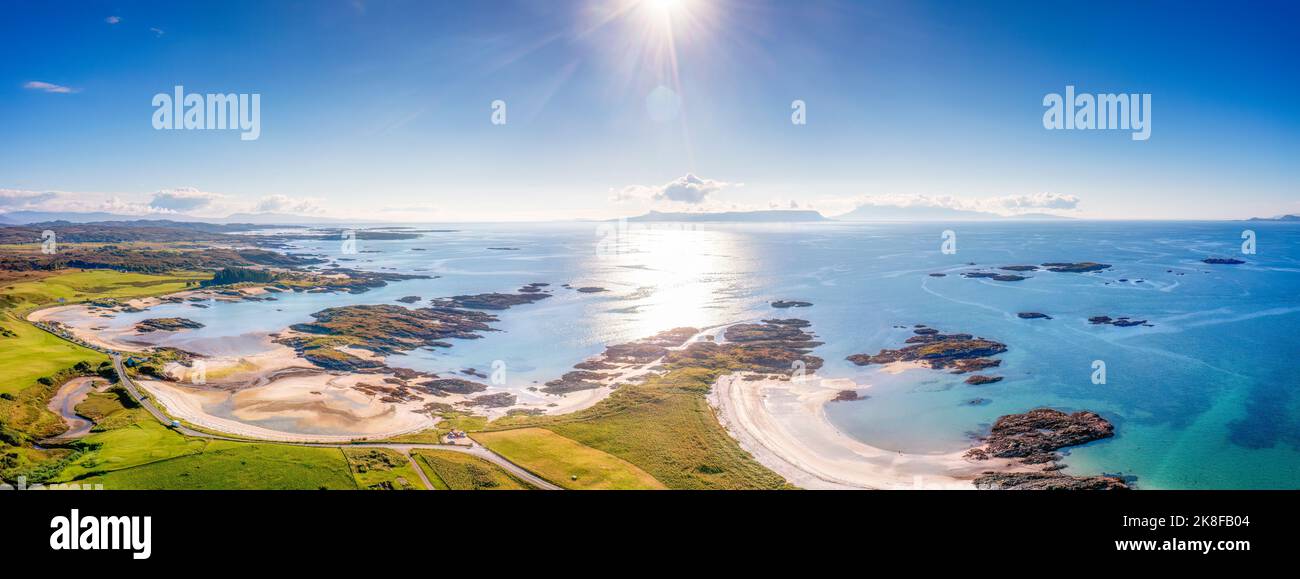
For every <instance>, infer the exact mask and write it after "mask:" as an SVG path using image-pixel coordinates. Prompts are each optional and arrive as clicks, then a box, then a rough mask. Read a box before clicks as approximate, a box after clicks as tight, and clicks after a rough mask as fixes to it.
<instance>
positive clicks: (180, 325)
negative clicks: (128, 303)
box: [135, 318, 204, 334]
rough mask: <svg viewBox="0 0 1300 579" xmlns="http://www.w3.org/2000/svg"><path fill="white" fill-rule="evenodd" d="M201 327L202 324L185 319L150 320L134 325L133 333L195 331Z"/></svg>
mask: <svg viewBox="0 0 1300 579" xmlns="http://www.w3.org/2000/svg"><path fill="white" fill-rule="evenodd" d="M202 327H204V326H203V324H200V323H198V322H196V321H194V320H187V319H185V318H152V319H148V320H144V321H141V322H140V323H138V324H136V325H135V331H137V332H139V333H141V334H148V333H150V332H178V331H181V330H197V329H199V328H202Z"/></svg>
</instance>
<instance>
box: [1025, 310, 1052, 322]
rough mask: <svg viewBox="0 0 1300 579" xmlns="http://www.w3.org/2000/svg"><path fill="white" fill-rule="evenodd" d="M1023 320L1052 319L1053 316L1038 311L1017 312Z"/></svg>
mask: <svg viewBox="0 0 1300 579" xmlns="http://www.w3.org/2000/svg"><path fill="white" fill-rule="evenodd" d="M1016 316H1017V317H1019V318H1020V319H1022V320H1050V319H1052V316H1049V315H1047V314H1042V313H1038V312H1020V313H1018V314H1016Z"/></svg>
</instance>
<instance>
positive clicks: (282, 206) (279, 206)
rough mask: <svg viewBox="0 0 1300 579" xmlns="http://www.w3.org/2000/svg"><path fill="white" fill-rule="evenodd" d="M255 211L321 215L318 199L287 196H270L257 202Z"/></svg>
mask: <svg viewBox="0 0 1300 579" xmlns="http://www.w3.org/2000/svg"><path fill="white" fill-rule="evenodd" d="M253 210H254V211H256V212H258V213H321V212H322V211H324V210H323V209H321V207H320V205H319V204H318V202H317V200H316V199H310V198H300V197H289V196H287V195H268V196H266V197H263V198H262V199H261V200H260V201H258V202H257V206H256V207H254V209H253Z"/></svg>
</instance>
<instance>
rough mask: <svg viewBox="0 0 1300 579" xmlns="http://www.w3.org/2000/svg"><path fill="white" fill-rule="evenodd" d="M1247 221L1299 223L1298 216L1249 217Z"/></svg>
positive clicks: (1299, 217)
mask: <svg viewBox="0 0 1300 579" xmlns="http://www.w3.org/2000/svg"><path fill="white" fill-rule="evenodd" d="M1248 221H1300V215H1296V214H1294V213H1292V214H1289V215H1277V216H1274V217H1251V218H1250V219H1248Z"/></svg>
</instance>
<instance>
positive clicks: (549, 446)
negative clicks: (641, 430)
mask: <svg viewBox="0 0 1300 579" xmlns="http://www.w3.org/2000/svg"><path fill="white" fill-rule="evenodd" d="M470 436H471V438H473V439H474V440H475V441H477V442H478V443H479V444H482V445H483V446H486V447H488V448H490V449H492V451H493V452H495V453H497V454H500V455H501V456H504V457H506V458H507V459H508V460H510V462H513V463H515V464H517V465H519V466H522V467H524V468H526V469H528V470H529V471H530V472H532V473H533V474H535V475H537V476H540V477H542V478H544V479H546V480H548V481H551V482H552V483H555V484H557V485H560V486H562V487H564V488H566V489H582V490H588V489H662V488H667V487H665V486H664V485H663V484H662V483H660V482H659V481H657V480H655V478H654V477H653V476H651V475H650V474H649V473H647V472H646V471H644V470H641V469H640V468H637V467H636V465H634V464H632V463H629V462H627V461H625V460H623V459H621V458H618V457H616V456H612V455H610V454H607V453H604V452H601V451H599V450H596V449H595V448H591V447H589V446H584V445H582V444H580V443H577V442H574V441H572V440H569V439H568V438H565V437H563V436H560V435H558V434H556V433H554V432H551V431H549V430H546V429H543V428H518V429H512V430H501V431H495V432H478V433H474V434H472V435H470Z"/></svg>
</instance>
